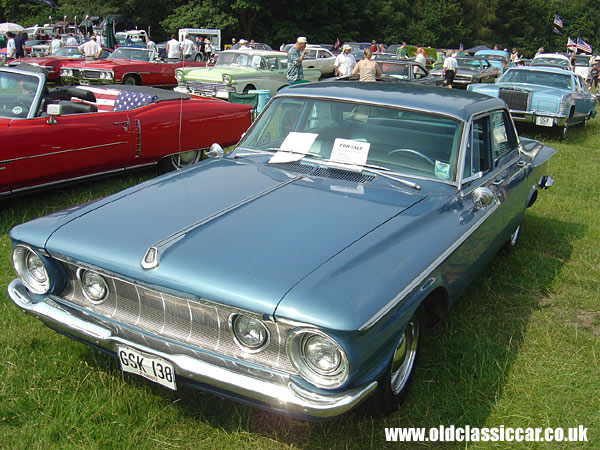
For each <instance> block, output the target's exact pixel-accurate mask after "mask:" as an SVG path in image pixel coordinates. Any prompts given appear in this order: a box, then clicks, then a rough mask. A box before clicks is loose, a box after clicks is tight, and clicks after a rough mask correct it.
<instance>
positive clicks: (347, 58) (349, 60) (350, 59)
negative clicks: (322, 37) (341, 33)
mask: <svg viewBox="0 0 600 450" xmlns="http://www.w3.org/2000/svg"><path fill="white" fill-rule="evenodd" d="M355 65H356V59H355V58H354V55H353V54H352V47H351V46H349V45H348V44H344V46H343V47H342V53H340V54H339V55H337V57H336V58H335V62H334V63H333V68H334V69H335V73H336V74H337V76H338V77H349V76H350V75H352V70H353V69H354V66H355Z"/></svg>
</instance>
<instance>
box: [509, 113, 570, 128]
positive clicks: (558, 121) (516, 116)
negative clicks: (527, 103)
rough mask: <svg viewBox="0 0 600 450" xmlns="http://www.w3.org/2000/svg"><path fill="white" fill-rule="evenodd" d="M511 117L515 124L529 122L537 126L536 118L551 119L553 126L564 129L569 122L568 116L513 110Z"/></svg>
mask: <svg viewBox="0 0 600 450" xmlns="http://www.w3.org/2000/svg"><path fill="white" fill-rule="evenodd" d="M510 115H511V116H512V118H513V120H514V121H515V122H527V123H533V124H535V119H536V117H549V118H551V119H552V121H553V126H558V127H564V126H565V123H566V122H567V116H565V115H560V114H556V113H551V112H546V111H540V112H536V111H516V110H513V109H511V110H510Z"/></svg>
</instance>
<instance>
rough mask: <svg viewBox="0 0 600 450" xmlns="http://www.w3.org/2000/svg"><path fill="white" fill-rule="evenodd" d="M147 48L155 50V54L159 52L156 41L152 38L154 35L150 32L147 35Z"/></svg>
mask: <svg viewBox="0 0 600 450" xmlns="http://www.w3.org/2000/svg"><path fill="white" fill-rule="evenodd" d="M146 48H147V49H148V50H153V51H154V53H155V54H158V51H157V49H156V42H154V41H153V40H152V37H151V36H150V35H149V34H147V35H146Z"/></svg>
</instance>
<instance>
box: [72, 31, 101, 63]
mask: <svg viewBox="0 0 600 450" xmlns="http://www.w3.org/2000/svg"><path fill="white" fill-rule="evenodd" d="M77 50H79V53H81V54H82V55H83V56H84V57H85V58H86V59H88V58H89V59H98V58H99V57H100V54H101V53H102V47H100V45H98V43H97V42H96V36H90V40H89V41H87V42H85V43H83V44H81V45H80V46H79V47H77Z"/></svg>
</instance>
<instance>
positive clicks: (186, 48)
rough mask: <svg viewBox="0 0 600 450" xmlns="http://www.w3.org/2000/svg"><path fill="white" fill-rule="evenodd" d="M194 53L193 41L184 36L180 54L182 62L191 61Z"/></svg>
mask: <svg viewBox="0 0 600 450" xmlns="http://www.w3.org/2000/svg"><path fill="white" fill-rule="evenodd" d="M193 52H194V41H192V40H191V39H190V38H189V36H188V35H187V34H186V35H185V37H184V38H183V42H182V43H181V53H182V54H183V60H184V61H191V60H192V56H193Z"/></svg>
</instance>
